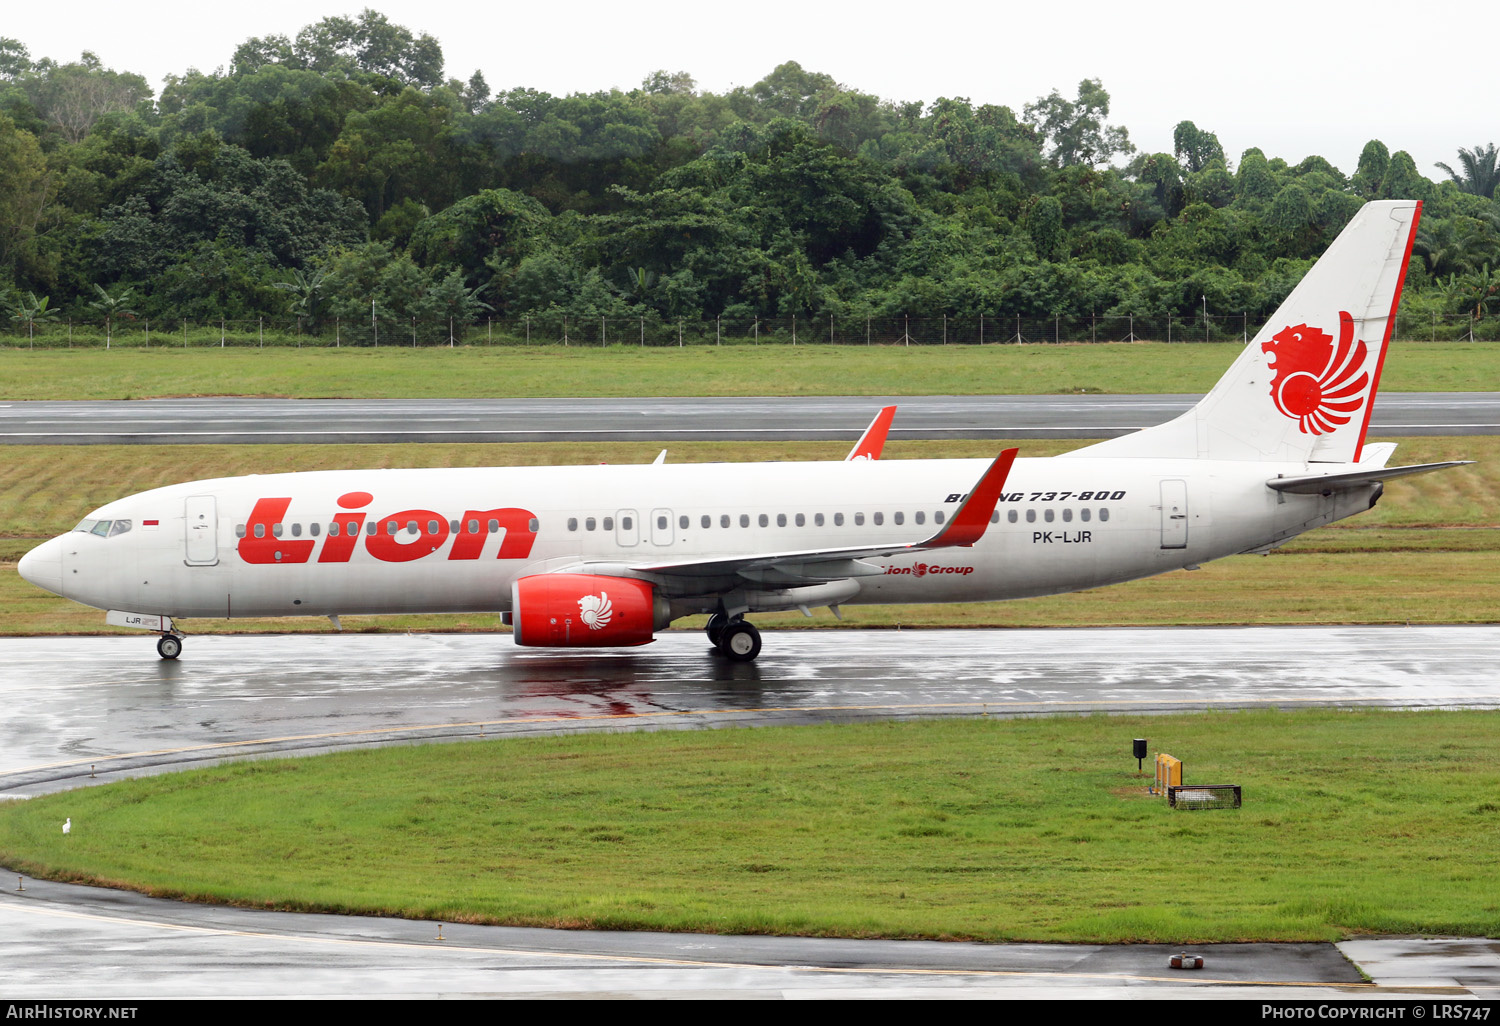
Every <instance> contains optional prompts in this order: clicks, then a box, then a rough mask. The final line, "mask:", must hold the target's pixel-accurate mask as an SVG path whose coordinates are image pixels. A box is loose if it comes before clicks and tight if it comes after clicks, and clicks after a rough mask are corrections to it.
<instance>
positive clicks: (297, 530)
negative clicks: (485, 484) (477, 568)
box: [80, 517, 541, 538]
mask: <svg viewBox="0 0 1500 1026" xmlns="http://www.w3.org/2000/svg"><path fill="white" fill-rule="evenodd" d="M443 527H444V525H443V522H442V521H441V520H429V521H427V522H426V524H425V525H424V524H422V523H421V522H419V521H416V520H408V521H406V523H405V524H403V523H401V522H400V521H399V520H371V521H369V522H368V523H366V524H365V525H364V533H365V534H370V535H373V534H379V533H381V531H382V530H383V531H384V532H385V533H386V534H390V535H394V534H397V533H398V532H400V531H403V530H404V531H405V532H406V533H407V534H410V535H414V536H415V535H419V534H423V533H425V534H428V535H439V534H442V533H443ZM527 527H528V528H529V529H530V531H531V533H532V534H535V533H536V532H537V531H539V530H541V523H540V522H539V521H538V520H537V519H536V518H535V517H533V518H532V519H531V520H530V521H529V522H528V524H527ZM288 528H289V529H290V534H291V536H292V537H293V538H300V537H302V524H301V523H300V522H298V523H293V524H272V525H271V531H270V534H271V537H273V538H280V537H281V536H282V535H283V533H286V529H288ZM447 528H448V531H447V533H448V534H485V533H488V534H499V533H500V521H498V520H491V521H489V522H488V523H485V524H481V522H480V521H478V520H468V521H461V520H450V521H448V524H447ZM80 529H81V528H80ZM127 530H128V528H127ZM322 530H323V525H322V524H320V523H318V522H316V521H314V522H313V523H310V524H308V525H307V534H308V536H309V537H311V538H316V537H317V536H318V535H319V534H320V533H321V532H322ZM359 532H360V525H359V524H340V523H339V522H338V521H337V520H335V521H334V522H332V523H331V524H329V525H328V536H329V537H330V538H337V537H339V535H340V534H341V533H342V534H343V535H344V536H345V537H352V536H353V535H356V534H359ZM253 533H254V535H255V537H257V538H264V537H265V536H266V525H265V524H256V525H255V531H254V532H253ZM234 536H235V537H236V538H243V537H245V525H244V524H236V525H235V527H234Z"/></svg>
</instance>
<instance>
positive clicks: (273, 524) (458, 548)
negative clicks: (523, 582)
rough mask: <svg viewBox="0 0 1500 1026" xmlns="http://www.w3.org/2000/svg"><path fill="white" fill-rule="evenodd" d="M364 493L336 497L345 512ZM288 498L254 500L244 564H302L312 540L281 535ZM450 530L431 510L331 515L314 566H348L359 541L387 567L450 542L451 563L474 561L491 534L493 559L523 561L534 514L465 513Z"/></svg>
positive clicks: (242, 544) (242, 548) (242, 545)
mask: <svg viewBox="0 0 1500 1026" xmlns="http://www.w3.org/2000/svg"><path fill="white" fill-rule="evenodd" d="M372 501H374V497H373V496H371V495H370V494H369V493H368V492H350V493H349V494H348V495H345V496H342V497H341V498H340V499H339V505H340V506H343V507H344V508H345V509H350V508H355V507H359V506H364V505H368V504H369V503H370V502H372ZM291 504H292V500H291V498H290V497H284V496H283V497H277V498H265V499H257V500H255V508H254V509H252V510H251V511H250V517H249V519H248V520H247V521H246V523H245V533H244V536H243V537H241V538H240V541H239V545H238V551H239V554H240V558H241V559H243V560H244V561H245V562H246V563H306V562H307V561H308V560H309V559H311V558H312V553H313V549H314V548H316V547H317V545H318V540H317V539H316V538H288V537H285V536H284V535H285V533H286V532H285V530H284V529H283V521H284V519H285V518H286V512H287V509H288V508H289V507H290V506H291ZM457 523H458V529H457V530H456V531H455V530H453V526H452V523H451V522H450V521H449V519H448V517H446V516H444V515H443V514H441V513H438V512H436V511H435V510H430V509H404V510H401V511H400V512H398V513H391V514H389V515H387V516H383V517H377V518H375V519H372V520H370V521H369V522H368V523H367V522H366V519H365V514H363V513H336V514H334V516H333V517H332V519H331V520H329V521H328V526H327V532H328V533H327V535H326V536H325V537H324V538H323V543H322V546H323V547H322V549H321V550H319V552H318V559H317V561H318V562H319V563H347V562H349V560H350V559H351V558H352V557H353V555H354V550H355V549H356V548H358V547H359V545H360V543H361V541H363V543H364V549H365V551H366V552H367V553H369V554H370V555H371V556H373V557H374V558H376V559H378V560H381V561H382V562H386V563H408V562H411V561H412V560H417V559H421V558H423V557H424V556H429V555H431V554H432V553H434V552H436V551H438V550H439V549H441V548H442V547H443V546H444V545H445V544H447V543H448V542H449V540H450V539H451V540H452V545H451V546H450V547H449V550H448V558H449V559H451V560H466V559H478V558H479V557H480V556H481V555H482V554H483V553H484V547H485V544H486V542H488V541H489V538H490V536H491V535H492V534H498V533H499V532H501V531H503V532H504V537H503V539H502V540H501V542H500V545H499V547H498V551H497V552H496V553H495V558H496V559H525V558H526V557H527V556H529V555H531V548H532V546H533V545H535V544H536V529H535V527H534V525H535V523H536V514H535V513H532V512H531V511H530V510H526V509H520V508H518V507H513V506H504V507H501V508H498V509H470V510H465V511H464V515H463V517H462V518H460V519H459V520H458V521H457Z"/></svg>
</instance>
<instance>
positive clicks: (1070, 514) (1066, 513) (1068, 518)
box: [1063, 509, 1073, 524]
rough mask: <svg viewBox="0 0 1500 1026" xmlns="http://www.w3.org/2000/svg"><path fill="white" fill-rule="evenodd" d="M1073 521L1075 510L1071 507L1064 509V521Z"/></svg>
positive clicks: (1069, 522)
mask: <svg viewBox="0 0 1500 1026" xmlns="http://www.w3.org/2000/svg"><path fill="white" fill-rule="evenodd" d="M1072 522H1073V511H1072V510H1070V509H1065V510H1063V523H1065V524H1071V523H1072Z"/></svg>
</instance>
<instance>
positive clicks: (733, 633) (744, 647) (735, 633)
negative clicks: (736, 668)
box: [704, 613, 760, 663]
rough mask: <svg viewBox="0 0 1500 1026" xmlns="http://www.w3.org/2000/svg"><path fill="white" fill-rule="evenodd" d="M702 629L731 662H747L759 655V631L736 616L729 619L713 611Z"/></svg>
mask: <svg viewBox="0 0 1500 1026" xmlns="http://www.w3.org/2000/svg"><path fill="white" fill-rule="evenodd" d="M704 631H705V633H707V634H708V640H709V641H710V642H712V643H713V646H714V647H715V648H717V649H718V650H719V651H720V652H722V653H724V655H725V657H726V658H728V659H729V660H731V661H733V662H736V663H748V662H750V661H751V660H753V659H754V658H755V657H756V656H758V655H760V631H758V630H756V629H755V625H754V624H750V623H746V622H745V621H744V620H741V619H740V618H739V617H737V616H736V617H734V618H733V619H731V618H730V617H727V616H725V615H724V614H723V613H715V614H714V615H713V616H710V617H709V618H708V626H707V627H705V628H704Z"/></svg>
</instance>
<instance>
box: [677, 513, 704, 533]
mask: <svg viewBox="0 0 1500 1026" xmlns="http://www.w3.org/2000/svg"><path fill="white" fill-rule="evenodd" d="M677 526H678V527H680V528H681V529H682V530H684V531H686V530H687V527H688V515H687V514H686V513H684V514H682V515H681V516H680V517H678V518H677ZM703 526H704V527H707V526H708V517H704V518H703Z"/></svg>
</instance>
